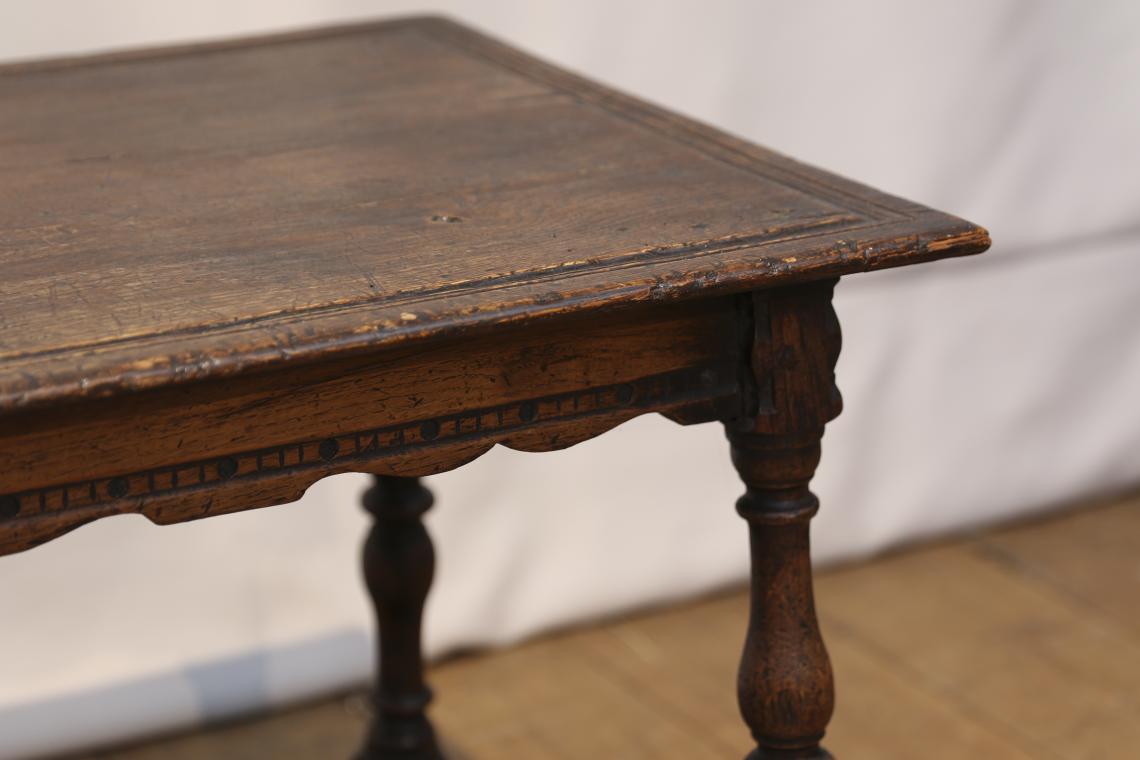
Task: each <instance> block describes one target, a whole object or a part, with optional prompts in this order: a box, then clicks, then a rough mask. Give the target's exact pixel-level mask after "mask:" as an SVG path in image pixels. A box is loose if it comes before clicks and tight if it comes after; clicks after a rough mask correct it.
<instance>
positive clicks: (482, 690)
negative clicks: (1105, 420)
mask: <svg viewBox="0 0 1140 760" xmlns="http://www.w3.org/2000/svg"><path fill="white" fill-rule="evenodd" d="M817 601H818V605H819V609H820V618H821V625H822V626H823V629H824V635H825V637H826V639H827V641H828V646H829V649H830V651H831V655H832V660H833V662H834V665H835V670H836V676H837V681H838V684H839V687H838V695H837V699H838V707H837V711H836V717H835V719H834V721H833V723H832V727H831V730H830V732H829V736H828V741H827V745H828V746H829V747H830V748H831V749H832V751H833V752H834V753H835V754H836V755H837V756H839V757H843V758H916V757H922V758H924V760H939V759H941V758H946V759H947V760H949V759H950V758H988V759H992V760H1005V759H1007V758H1008V759H1009V760H1031V759H1032V760H1042V759H1045V760H1048V759H1055V760H1084V759H1086V758H1087V759H1088V760H1092V759H1093V758H1109V757H1113V758H1115V757H1126V756H1127V753H1128V752H1129V751H1131V749H1130V748H1135V747H1140V697H1138V693H1140V603H1138V602H1140V495H1138V496H1133V497H1130V498H1125V499H1119V500H1115V501H1112V502H1109V503H1105V504H1096V505H1089V506H1086V507H1083V508H1079V509H1074V510H1070V511H1067V512H1065V513H1064V514H1061V515H1056V516H1052V517H1049V518H1047V519H1042V520H1038V521H1034V522H1030V523H1025V524H1021V525H1015V526H1010V527H1004V528H1000V529H996V530H990V531H987V532H984V533H980V534H977V535H972V536H966V537H962V538H959V539H955V540H952V541H947V542H943V543H939V544H935V545H928V546H924V547H918V548H914V549H910V550H907V551H904V552H898V553H895V554H892V555H890V556H886V557H882V558H879V559H876V560H873V561H869V562H865V563H861V564H857V565H852V566H848V567H843V568H837V569H833V570H830V571H827V572H824V573H821V574H820V577H819V578H818V581H817ZM746 616H747V597H746V594H745V593H744V592H743V590H739V589H738V590H735V591H731V592H729V593H726V594H722V595H719V596H716V597H713V598H709V599H705V600H702V601H698V602H694V603H689V604H685V605H680V606H677V607H673V608H669V609H663V610H657V611H651V612H648V613H644V614H640V615H637V616H633V617H630V618H628V619H624V620H617V621H612V622H609V623H606V624H603V625H598V626H595V627H590V628H585V629H581V630H576V631H571V632H567V633H563V634H559V635H556V636H550V637H546V638H542V639H539V640H536V641H532V642H529V643H526V644H523V645H520V646H517V647H514V648H511V649H507V650H505V651H501V652H495V653H491V654H482V655H476V656H467V657H461V658H455V659H452V660H449V661H447V662H444V663H441V664H439V665H437V666H436V667H435V668H434V669H433V672H432V677H431V680H432V682H433V684H434V685H435V687H436V692H437V694H438V695H439V696H438V699H437V702H436V705H435V708H434V716H435V720H436V723H437V725H438V726H439V729H440V732H441V734H443V735H444V736H445V737H448V738H449V739H451V740H452V741H453V742H454V743H455V744H456V748H457V752H456V754H457V755H461V756H462V757H463V758H465V760H500V759H501V760H508V759H509V760H515V759H517V758H528V759H530V760H574V759H576V758H591V759H594V758H621V759H622V760H638V759H639V758H645V760H649V758H654V760H673V759H676V760H681V759H682V758H684V760H704V759H705V758H708V759H709V760H713V759H714V758H736V757H741V756H743V754H744V753H745V752H746V751H747V749H748V737H747V735H746V733H745V731H744V729H743V727H742V724H741V722H740V720H739V718H738V716H737V713H736V704H735V697H734V692H733V683H734V678H735V668H736V662H737V657H738V655H739V642H740V641H741V637H742V634H743V630H744V623H745V619H746ZM366 704H367V703H366V699H365V698H364V697H363V696H362V695H360V694H351V695H347V696H341V697H337V698H333V699H328V700H325V701H322V702H319V703H316V704H312V705H308V706H303V707H299V708H296V709H293V710H289V711H285V712H281V713H277V714H274V715H270V716H267V717H263V718H259V719H256V720H250V721H246V722H242V723H237V724H231V725H227V726H220V727H213V728H209V729H206V730H203V731H199V732H197V733H194V734H190V735H186V736H181V737H174V738H168V739H164V740H160V741H154V742H150V743H147V744H143V745H140V746H136V747H132V748H127V749H121V750H112V751H105V752H99V753H96V754H86V755H83V756H82V758H83V760H95V759H96V758H98V759H99V760H158V759H159V758H162V760H197V759H199V758H211V759H212V760H237V759H239V758H242V759H244V758H251V759H252V758H258V759H259V760H260V759H261V758H275V759H276V760H302V759H303V760H312V759H313V758H341V757H348V756H349V754H350V753H351V751H352V750H353V749H354V748H355V746H356V742H357V739H358V737H359V736H360V734H361V733H362V731H363V727H364V721H365V719H366V713H367V707H366ZM76 760H79V759H78V758H76Z"/></svg>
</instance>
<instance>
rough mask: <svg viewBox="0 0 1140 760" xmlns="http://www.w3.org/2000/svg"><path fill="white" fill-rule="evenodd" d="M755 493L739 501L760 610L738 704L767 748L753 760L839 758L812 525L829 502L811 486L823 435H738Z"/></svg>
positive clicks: (739, 460) (742, 467)
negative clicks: (826, 745)
mask: <svg viewBox="0 0 1140 760" xmlns="http://www.w3.org/2000/svg"><path fill="white" fill-rule="evenodd" d="M729 438H730V439H731V441H732V459H733V464H735V465H736V468H737V471H738V472H739V473H740V475H741V478H742V479H743V480H744V483H745V485H746V486H747V492H746V493H745V494H744V496H742V497H740V499H739V501H737V503H736V509H737V511H738V512H739V513H740V515H741V517H743V518H744V519H746V520H747V521H748V529H749V534H750V537H751V548H752V609H751V615H750V618H749V621H748V635H747V638H746V639H745V643H744V654H743V657H742V658H741V662H740V672H739V676H738V681H737V697H738V699H739V703H740V712H741V714H742V715H743V716H744V721H745V722H746V723H747V724H748V727H749V728H750V729H751V730H752V736H753V738H754V739H755V740H756V744H757V747H758V748H757V749H756V751H754V752H753V753H752V754H751V755H749V760H761V759H763V760H770V759H772V758H816V759H820V758H829V757H830V755H829V754H828V753H827V752H825V751H824V750H823V749H821V748H820V746H819V743H820V740H821V739H822V738H823V733H824V729H825V728H826V727H827V721H828V720H829V719H830V718H831V712H832V708H833V707H834V703H835V695H834V687H833V685H832V676H831V664H830V662H829V661H828V658H827V650H826V649H825V648H824V645H823V639H822V637H821V636H820V632H819V624H818V623H817V622H816V617H815V604H814V601H813V598H812V581H811V559H810V556H809V552H808V523H809V522H810V520H811V518H812V516H813V515H814V514H815V512H816V509H817V507H818V506H819V502H818V501H817V500H816V498H815V496H814V495H812V493H811V491H809V490H808V481H809V480H810V479H811V476H812V473H813V472H814V471H815V467H816V464H817V462H818V461H819V435H818V434H815V435H807V436H802V437H796V436H766V435H755V434H739V433H730V434H729Z"/></svg>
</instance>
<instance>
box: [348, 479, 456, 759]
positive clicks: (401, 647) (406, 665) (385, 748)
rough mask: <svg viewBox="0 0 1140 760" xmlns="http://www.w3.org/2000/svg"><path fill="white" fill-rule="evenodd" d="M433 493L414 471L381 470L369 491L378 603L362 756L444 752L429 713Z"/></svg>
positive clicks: (367, 557)
mask: <svg viewBox="0 0 1140 760" xmlns="http://www.w3.org/2000/svg"><path fill="white" fill-rule="evenodd" d="M431 505H432V495H431V492H430V491H428V489H426V488H424V486H423V485H422V484H421V483H420V482H419V480H418V479H416V478H398V477H392V476H389V475H381V476H380V477H378V478H376V481H375V483H374V484H373V486H372V488H370V489H368V491H367V492H366V493H365V494H364V508H365V509H367V510H368V511H369V512H370V513H372V517H373V519H374V522H373V525H372V530H371V531H370V532H369V534H368V540H367V541H366V542H365V544H364V580H365V581H366V582H367V584H368V593H369V594H370V595H371V597H372V603H373V606H374V607H375V609H376V624H377V629H378V632H379V637H378V639H377V644H378V646H377V650H376V655H377V658H376V662H377V663H378V665H379V671H378V673H377V678H376V691H375V694H374V695H373V700H372V703H373V709H374V710H375V716H374V719H373V722H372V727H371V730H370V732H369V735H368V739H367V740H366V742H365V744H364V747H363V748H362V749H361V751H360V755H359V756H358V760H373V759H374V758H390V757H402V758H407V760H442V757H443V756H442V755H441V754H440V752H439V747H438V745H437V743H436V738H435V732H434V731H433V730H432V727H431V724H430V723H428V719H427V714H426V712H425V711H426V710H427V706H428V703H429V702H431V689H429V688H428V686H427V684H426V683H425V682H424V674H423V655H422V653H421V652H420V628H421V624H422V621H423V612H424V600H426V599H427V594H428V590H429V589H430V588H431V579H432V574H433V573H434V571H435V552H434V550H433V549H432V545H431V538H430V537H429V536H428V532H427V530H426V529H425V528H424V525H423V522H422V521H421V518H422V517H423V513H424V512H426V511H427V510H428V509H430V508H431Z"/></svg>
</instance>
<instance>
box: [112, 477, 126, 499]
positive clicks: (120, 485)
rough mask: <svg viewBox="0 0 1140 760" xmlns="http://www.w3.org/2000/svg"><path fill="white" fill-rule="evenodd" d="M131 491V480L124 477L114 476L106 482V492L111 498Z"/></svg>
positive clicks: (120, 496)
mask: <svg viewBox="0 0 1140 760" xmlns="http://www.w3.org/2000/svg"><path fill="white" fill-rule="evenodd" d="M130 492H131V482H130V481H129V480H127V479H126V478H114V479H112V480H111V482H110V483H108V484H107V493H108V494H110V495H111V498H112V499H121V498H123V497H124V496H126V495H127V494H128V493H130Z"/></svg>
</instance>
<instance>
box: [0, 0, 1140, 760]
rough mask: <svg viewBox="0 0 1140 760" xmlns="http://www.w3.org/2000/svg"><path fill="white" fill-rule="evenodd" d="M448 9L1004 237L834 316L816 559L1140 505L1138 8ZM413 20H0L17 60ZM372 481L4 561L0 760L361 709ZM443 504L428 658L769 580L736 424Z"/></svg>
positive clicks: (149, 6)
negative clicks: (326, 706)
mask: <svg viewBox="0 0 1140 760" xmlns="http://www.w3.org/2000/svg"><path fill="white" fill-rule="evenodd" d="M434 7H435V8H436V9H441V10H444V11H446V12H449V13H451V14H452V15H454V16H456V17H458V18H460V19H462V20H466V21H468V22H470V23H474V24H476V25H477V26H479V27H481V28H483V29H485V30H487V31H490V32H492V33H494V34H497V35H498V36H501V37H503V38H506V39H507V40H509V41H512V42H514V43H516V44H518V45H520V46H522V47H523V48H525V49H528V50H530V51H532V52H536V53H539V54H541V55H543V56H545V57H547V58H549V59H552V60H554V61H555V62H558V63H561V64H563V65H566V66H569V67H571V68H573V69H576V70H578V71H580V72H583V73H585V74H587V75H589V76H593V77H596V78H598V79H601V80H603V81H606V82H608V83H610V84H612V85H614V86H617V87H620V88H623V89H625V90H628V91H631V92H633V93H635V94H638V95H641V96H643V97H646V98H648V99H651V100H654V101H656V102H659V103H662V104H665V105H667V106H669V107H672V108H675V109H678V110H680V111H682V112H684V113H687V114H690V115H693V116H695V117H697V118H700V119H703V120H705V121H708V122H711V123H713V124H716V125H718V126H720V127H722V128H725V129H727V130H729V131H731V132H734V133H736V134H739V135H742V136H745V137H747V138H750V139H752V140H755V141H757V142H760V143H763V144H765V145H768V146H770V147H774V148H776V149H778V150H781V151H783V152H786V153H789V154H791V155H794V156H796V157H798V158H801V159H803V160H806V161H810V162H813V163H816V164H818V165H820V166H822V167H825V168H828V169H831V170H834V171H838V172H840V173H843V174H846V175H849V176H852V177H856V178H858V179H860V180H862V181H866V182H868V183H870V184H873V185H876V186H878V187H881V188H882V189H884V190H887V191H889V192H894V193H897V194H900V195H904V196H907V197H911V198H914V199H915V200H918V201H922V202H925V203H927V204H930V205H933V206H935V207H938V208H942V209H945V210H948V211H952V212H955V213H958V214H961V215H963V216H965V217H967V218H969V219H971V220H973V221H976V222H979V223H981V224H984V225H986V226H988V227H989V228H990V230H991V232H992V233H993V237H994V239H995V241H996V245H995V246H994V249H993V251H992V252H991V254H989V255H987V256H984V257H981V258H977V259H972V260H964V261H953V262H944V263H941V264H935V265H931V266H923V267H917V268H913V269H910V270H902V271H895V272H885V273H880V274H876V275H874V276H871V277H863V276H856V277H853V278H850V279H848V280H845V281H844V282H843V284H842V285H841V286H840V288H839V290H838V310H839V312H840V316H841V318H842V320H843V322H844V328H845V340H844V344H845V352H844V354H843V357H842V359H841V360H840V362H839V367H838V377H839V382H840V385H841V387H842V389H843V393H844V396H845V398H846V401H847V404H846V407H847V409H846V411H845V413H844V414H843V416H842V417H840V418H839V420H837V421H836V422H835V423H833V424H832V425H831V426H830V427H829V429H828V433H827V436H826V439H825V442H824V462H823V465H822V467H821V470H820V472H819V475H818V477H817V479H816V490H817V491H818V492H819V493H820V495H821V498H822V500H823V509H822V511H821V514H820V516H819V517H818V518H817V520H816V522H815V526H814V529H813V530H814V533H813V540H814V543H815V552H816V557H817V559H819V560H823V561H831V560H837V559H841V558H853V557H859V556H864V555H867V554H868V553H871V552H874V551H877V550H881V549H883V548H884V547H888V546H891V545H895V544H898V543H900V542H904V541H910V540H915V539H919V538H922V537H926V536H932V535H936V534H940V533H943V532H946V531H954V530H962V529H964V528H966V527H968V526H973V525H977V524H980V523H983V522H986V521H994V520H1002V519H1007V518H1010V517H1013V516H1015V515H1019V514H1025V513H1028V512H1032V511H1035V510H1042V509H1045V508H1049V507H1051V506H1053V505H1059V504H1063V503H1065V502H1071V501H1073V500H1075V499H1078V498H1082V497H1084V496H1087V495H1090V494H1093V493H1095V492H1104V491H1109V490H1113V489H1122V488H1125V487H1129V486H1130V485H1132V484H1135V483H1137V482H1140V402H1138V401H1137V396H1138V394H1137V390H1138V389H1140V327H1138V324H1140V252H1138V248H1140V171H1138V169H1140V166H1138V165H1137V164H1138V161H1137V158H1136V150H1137V145H1136V143H1137V136H1138V135H1140V90H1138V89H1137V82H1140V45H1138V44H1137V43H1136V40H1137V39H1140V3H1136V2H1134V1H1133V0H1118V1H1116V2H1105V3H1099V4H1096V5H1095V6H1093V5H1086V4H1082V3H1061V2H1047V1H1043V2H1032V1H1029V0H1026V1H1025V2H1015V1H1013V0H1001V1H999V0H969V1H966V0H955V1H954V2H943V3H932V2H928V3H914V2H910V1H909V0H878V1H876V2H862V3H848V2H844V1H843V0H828V1H821V2H815V3H787V2H750V1H749V0H736V1H735V2H718V1H716V0H700V1H699V2H678V3H669V2H660V1H659V2H652V3H651V2H636V1H635V0H604V1H601V0H598V1H587V0H566V1H565V2H526V3H524V2H512V1H511V0H480V1H478V2H476V1H475V0H472V1H471V2H459V1H458V0H453V1H452V2H444V1H440V0H437V1H436V2H435V3H434ZM421 9H422V6H421V5H420V4H418V3H409V2H395V1H392V2H365V1H364V0H339V1H337V0H291V2H289V3H279V2H275V1H274V0H247V1H246V2H233V0H197V2H194V3H180V2H178V3H176V2H152V1H149V0H120V1H118V2H115V1H113V0H5V2H4V3H3V4H0V56H3V57H5V58H8V59H18V58H29V57H35V56H42V55H56V54H67V53H75V52H87V51H91V50H99V49H106V48H115V47H124V46H133V45H140V44H146V45H153V44H159V43H164V42H173V41H185V40H192V39H200V38H208V37H215V36H222V35H234V34H242V33H251V32H263V31H269V30H274V29H283V28H291V27H297V26H303V25H309V24H317V23H327V22H339V21H345V20H351V19H355V18H366V17H368V18H371V17H376V16H378V15H386V14H392V13H408V12H417V11H419V10H421ZM3 107H4V104H3V103H0V108H3ZM4 150H5V149H4V147H3V146H0V166H2V165H3V163H4V161H5V159H6V158H7V157H6V156H5V154H4ZM0 177H2V174H0ZM0 181H2V180H0ZM364 482H365V480H364V479H363V478H361V477H359V476H342V477H338V478H333V479H330V480H327V481H324V482H321V483H319V484H318V485H316V486H314V487H313V488H312V489H310V491H309V493H308V494H307V495H306V497H305V498H304V499H303V500H302V501H301V502H299V503H297V504H294V505H290V506H285V507H279V508H276V509H270V510H263V511H256V512H251V513H246V514H241V515H236V516H231V517H223V518H218V519H214V520H209V521H206V522H202V523H196V524H187V525H182V526H177V527H166V528H158V527H155V526H152V525H150V524H149V523H147V522H146V521H145V520H144V519H143V518H141V517H137V518H136V517H122V518H115V519H111V520H106V521H104V522H101V523H98V524H95V525H91V526H88V527H86V528H83V529H80V530H78V531H76V532H74V533H72V534H70V535H68V536H66V537H64V538H62V539H60V540H58V541H55V542H53V543H51V544H48V545H47V546H44V547H41V548H39V549H37V550H35V551H31V552H27V553H25V554H21V555H16V556H11V557H5V558H0V611H2V612H0V758H23V757H32V756H38V755H42V754H45V753H49V752H54V751H60V750H64V749H67V748H74V747H79V746H89V745H92V744H95V743H103V742H114V741H121V740H124V739H127V738H131V737H135V736H138V735H140V734H143V733H148V732H155V731H160V730H168V729H172V728H176V727H179V726H185V725H189V724H191V723H194V722H197V721H202V720H207V719H211V718H215V717H220V716H226V715H232V714H234V713H235V712H240V711H245V710H252V709H258V708H264V707H267V706H271V705H277V704H281V703H284V702H288V701H291V700H296V699H298V698H301V697H305V696H312V695H315V694H318V693H321V692H327V691H330V690H334V689H338V688H343V687H345V686H346V685H349V684H354V683H360V682H362V681H363V680H364V679H365V678H366V677H367V674H368V672H369V669H370V667H371V648H370V643H369V641H370V636H371V631H370V618H369V611H368V608H367V606H366V603H365V598H364V594H363V590H362V587H361V583H360V581H359V579H358V574H357V565H356V563H357V551H358V545H359V542H360V540H361V537H362V536H363V533H364V531H365V527H366V524H365V520H364V517H363V515H362V514H361V511H360V509H359V508H358V506H357V504H358V498H359V493H360V491H361V489H362V487H363V485H364ZM433 487H434V489H435V491H436V493H437V495H438V497H439V498H438V501H437V506H436V508H435V509H434V510H433V512H432V513H431V515H430V518H429V524H430V528H431V530H432V532H433V534H434V535H435V539H436V542H437V548H438V556H439V569H438V574H437V582H436V587H435V590H434V592H433V595H432V597H431V599H430V603H429V610H428V624H427V639H428V649H429V651H430V652H432V653H436V654H438V653H440V652H443V651H445V650H448V649H453V648H456V647H460V646H464V647H467V646H479V645H499V644H505V643H508V642H511V641H515V640H518V639H519V638H520V637H524V636H527V635H532V634H534V633H536V632H538V631H541V630H544V629H549V628H551V627H554V626H561V625H566V624H569V623H572V622H575V621H581V620H584V619H589V618H594V617H597V616H601V615H608V614H612V613H615V612H618V611H621V610H626V609H629V608H631V607H635V606H639V605H647V604H652V603H657V602H663V601H667V600H674V599H677V598H680V597H684V596H687V595H693V594H697V593H700V592H702V591H706V590H708V589H712V588H715V587H718V586H722V585H724V584H728V583H731V582H737V581H740V580H741V579H743V578H744V576H745V570H746V563H747V557H746V550H747V546H746V531H745V526H744V525H743V523H741V522H740V521H739V519H738V518H737V517H736V515H735V514H734V512H733V508H732V505H733V501H734V499H735V498H736V496H737V495H738V494H739V492H740V490H741V487H740V485H739V483H738V481H737V480H736V477H735V475H734V473H733V472H732V470H731V468H730V466H729V462H728V455H727V447H726V444H725V442H724V440H723V437H722V434H721V431H720V430H719V429H718V427H717V426H701V427H695V428H680V427H677V426H674V425H673V424H672V423H670V422H667V421H665V420H663V419H661V418H655V417H654V418H643V419H638V420H635V421H633V422H630V423H628V424H626V425H624V426H623V427H621V428H620V429H619V430H617V431H614V432H612V433H610V434H608V435H606V436H603V437H601V438H599V439H596V440H594V441H591V442H588V443H586V444H583V445H580V446H578V447H576V448H573V449H570V450H567V451H565V452H561V453H560V454H542V455H533V454H521V453H517V452H512V451H507V450H501V449H500V450H495V451H493V452H491V453H490V454H489V455H487V456H485V457H483V458H482V459H480V460H478V461H477V462H474V463H472V464H471V465H468V466H467V467H465V468H463V469H460V470H458V471H456V472H453V473H449V474H446V475H442V476H439V477H437V478H434V479H433ZM725 688H726V689H731V688H732V685H731V684H725Z"/></svg>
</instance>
